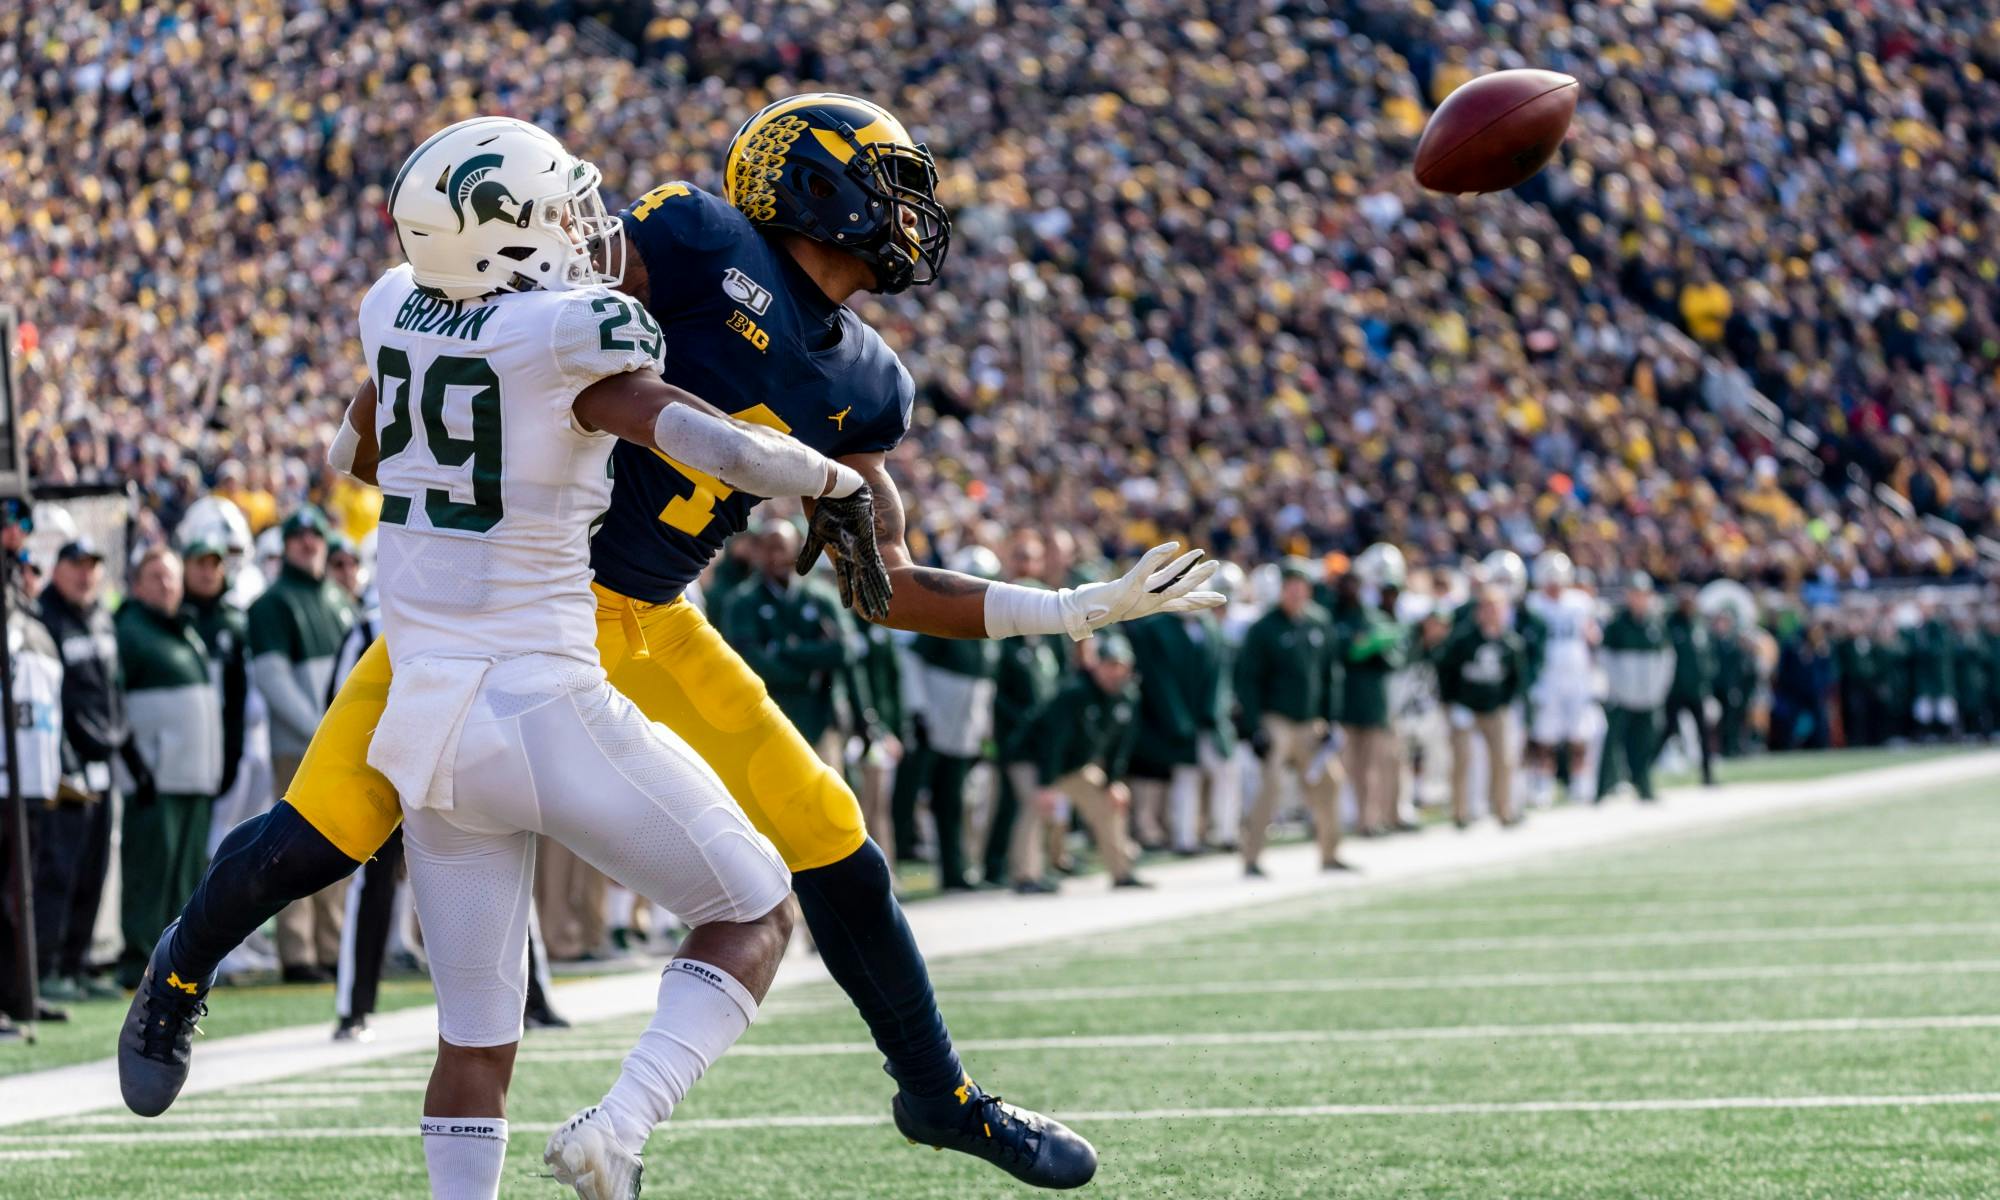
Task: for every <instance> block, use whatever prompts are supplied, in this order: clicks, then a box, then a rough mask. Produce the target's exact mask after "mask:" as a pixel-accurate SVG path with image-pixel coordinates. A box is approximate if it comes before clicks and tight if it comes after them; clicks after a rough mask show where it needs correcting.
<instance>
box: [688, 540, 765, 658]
mask: <svg viewBox="0 0 2000 1200" xmlns="http://www.w3.org/2000/svg"><path fill="white" fill-rule="evenodd" d="M761 557H762V552H761V551H760V550H759V549H758V547H757V538H756V537H755V535H752V536H750V537H733V538H730V539H729V540H728V541H726V542H724V543H723V544H722V553H721V554H720V555H718V556H717V557H716V560H715V563H714V565H713V566H711V567H710V568H709V570H708V576H707V578H706V579H705V580H704V581H703V582H702V587H701V595H702V606H703V610H704V611H705V612H706V613H707V614H708V623H709V624H711V625H713V626H715V631H716V632H717V633H719V634H721V635H722V640H723V641H725V642H730V637H729V612H730V608H731V606H732V601H733V600H734V598H735V595H736V593H737V592H738V591H739V590H741V589H743V588H745V587H749V586H751V585H752V584H755V583H756V582H757V577H758V576H760V575H762V574H763V572H762V571H761V570H759V569H758V566H757V563H758V561H759V560H760V558H761ZM730 644H731V645H734V644H735V643H734V642H730Z"/></svg>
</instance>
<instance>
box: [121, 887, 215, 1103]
mask: <svg viewBox="0 0 2000 1200" xmlns="http://www.w3.org/2000/svg"><path fill="white" fill-rule="evenodd" d="M173 931H174V927H173V926H172V925H169V926H167V931H166V932H165V933H163V934H161V935H160V941H159V944H158V945H156V946H155V947H153V957H152V960H151V961H150V962H148V963H147V964H146V974H145V976H144V978H142V979H140V981H139V990H138V992H137V993H135V994H134V995H133V997H132V1007H131V1008H130V1009H129V1010H127V1011H126V1013H125V1027H124V1028H123V1029H120V1030H119V1031H118V1090H119V1091H120V1092H122V1093H124V1096H125V1107H126V1108H129V1109H131V1110H132V1111H133V1112H135V1113H138V1114H139V1115H140V1116H142V1117H157V1116H159V1115H160V1114H161V1113H163V1112H165V1111H167V1109H168V1108H170V1107H172V1105H173V1103H174V1099H175V1098H176V1097H177V1096H179V1095H180V1094H181V1085H182V1084H185V1083H186V1082H187V1077H188V1056H189V1055H190V1054H191V1053H193V1046H192V1042H193V1041H194V1035H195V1033H196V1032H197V1026H196V1025H195V1022H197V1021H199V1020H201V1019H202V1018H203V1017H205V1016H207V1015H208V1005H206V1004H204V1003H202V998H203V997H205V996H207V995H208V989H209V988H211V987H213V986H214V985H215V976H213V975H211V976H209V977H208V978H207V979H203V980H196V981H188V980H184V979H182V978H181V977H180V976H179V975H178V974H176V973H175V972H174V970H173V969H172V968H171V967H170V966H168V964H167V961H166V959H167V942H168V940H169V939H170V938H171V937H172V936H173Z"/></svg>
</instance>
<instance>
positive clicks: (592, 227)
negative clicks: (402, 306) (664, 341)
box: [389, 117, 625, 300]
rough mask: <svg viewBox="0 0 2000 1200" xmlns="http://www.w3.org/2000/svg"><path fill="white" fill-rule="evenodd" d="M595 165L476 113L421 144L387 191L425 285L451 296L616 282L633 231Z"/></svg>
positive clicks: (530, 129)
mask: <svg viewBox="0 0 2000 1200" xmlns="http://www.w3.org/2000/svg"><path fill="white" fill-rule="evenodd" d="M601 178H602V176H600V175H599V174H598V170H597V168H596V167H594V166H592V165H591V164H589V163H587V162H584V161H583V160H581V159H578V158H576V157H574V156H573V155H571V154H570V152H569V151H567V150H565V149H563V145H562V143H561V142H559V141H557V140H556V139H555V136H554V135H553V134H551V133H549V132H547V131H546V130H543V129H537V128H536V127H535V126H533V125H530V124H528V123H527V122H526V121H517V120H515V119H514V118H512V117H473V118H472V119H470V120H466V121H460V122H459V123H458V124H456V125H452V126H449V127H448V128H445V129H441V130H439V131H438V132H436V133H434V134H432V135H431V136H430V137H429V138H427V139H426V140H425V141H424V144H423V145H421V146H418V147H417V149H416V152H415V153H413V154H411V155H410V157H409V158H408V159H407V160H405V161H404V163H403V169H402V170H400V171H398V172H397V173H396V182H395V183H394V185H392V186H391V188H390V190H389V217H390V219H391V220H393V221H394V222H395V223H396V236H397V238H398V239H399V240H400V241H401V242H402V244H403V255H404V257H406V258H408V259H409V260H410V266H411V268H413V270H414V271H415V273H416V280H417V283H419V284H420V285H422V286H423V287H426V288H429V289H430V290H432V291H434V292H436V293H438V294H439V295H441V296H444V297H446V298H447V299H452V300H469V299H472V298H474V297H478V296H484V295H487V294H489V293H492V292H523V291H532V290H534V289H536V288H548V289H550V290H552V291H564V290H567V289H569V288H578V287H589V286H591V285H592V284H604V285H611V284H615V283H617V282H618V281H619V280H620V279H621V278H622V277H623V276H624V273H625V230H624V226H622V225H620V224H619V223H618V218H617V217H616V216H613V215H611V214H608V213H606V212H605V211H604V200H603V198H602V197H601V196H599V195H598V191H597V185H598V182H599V180H600V179H601Z"/></svg>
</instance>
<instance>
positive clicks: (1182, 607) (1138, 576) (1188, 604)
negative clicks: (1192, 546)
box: [1061, 542, 1228, 642]
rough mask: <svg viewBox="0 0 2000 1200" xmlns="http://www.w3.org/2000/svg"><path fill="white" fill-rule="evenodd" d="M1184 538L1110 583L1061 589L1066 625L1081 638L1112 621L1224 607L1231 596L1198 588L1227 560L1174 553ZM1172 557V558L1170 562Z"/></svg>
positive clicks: (1155, 550)
mask: <svg viewBox="0 0 2000 1200" xmlns="http://www.w3.org/2000/svg"><path fill="white" fill-rule="evenodd" d="M1180 548H1181V544H1180V543H1179V542H1167V543H1165V544H1163V545H1159V546H1155V547H1153V548H1152V549H1151V550H1148V551H1146V553H1145V555H1144V556H1143V557H1142V558H1140V559H1139V561H1138V563H1136V564H1135V565H1134V566H1133V567H1132V569H1131V570H1129V571H1127V572H1125V574H1124V575H1123V576H1122V577H1120V578H1118V579H1114V580H1111V581H1109V582H1107V583H1086V584H1084V585H1083V586H1082V587H1077V588H1064V589H1063V590H1062V592H1061V597H1062V599H1061V611H1062V622H1063V628H1064V629H1065V630H1067V631H1068V633H1069V636H1070V637H1071V638H1072V639H1074V640H1076V641H1079V642H1080V641H1083V640H1084V639H1085V638H1088V637H1090V636H1091V635H1093V634H1095V633H1096V632H1097V631H1098V630H1100V629H1102V628H1104V627H1105V626H1106V625H1116V624H1117V623H1119V622H1120V621H1132V620H1136V619H1138V618H1140V617H1149V616H1151V615H1153V614H1154V613H1162V612H1169V613H1183V612H1198V611H1200V610H1201V609H1204V608H1216V607H1219V606H1220V605H1221V604H1222V603H1223V602H1224V601H1225V600H1226V599H1228V597H1226V596H1224V595H1223V594H1222V593H1221V592H1209V591H1198V590H1196V589H1198V588H1200V587H1201V585H1202V584H1204V583H1207V582H1208V581H1209V579H1210V578H1212V577H1213V576H1214V575H1215V573H1216V572H1217V571H1218V570H1220V569H1221V568H1222V564H1221V563H1220V562H1218V561H1216V560H1215V559H1209V560H1208V561H1207V562H1202V561H1200V559H1201V551H1199V550H1190V551H1188V552H1187V553H1186V554H1183V555H1181V556H1180V557H1179V558H1175V557H1174V552H1175V551H1176V550H1179V549H1180ZM1169 559H1172V561H1171V562H1169V561H1168V560H1169Z"/></svg>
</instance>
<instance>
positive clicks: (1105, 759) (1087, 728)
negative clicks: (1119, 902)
mask: <svg viewBox="0 0 2000 1200" xmlns="http://www.w3.org/2000/svg"><path fill="white" fill-rule="evenodd" d="M1091 641H1092V645H1091V647H1090V649H1089V650H1088V651H1086V657H1085V659H1084V666H1083V670H1082V671H1080V672H1079V673H1077V674H1076V675H1073V676H1071V678H1070V679H1069V681H1068V682H1067V683H1065V684H1064V685H1063V686H1062V687H1061V688H1060V689H1058V690H1057V692H1056V694H1055V695H1054V696H1053V697H1051V698H1050V699H1049V702H1048V703H1047V704H1045V705H1043V706H1042V711H1041V713H1040V714H1039V715H1037V716H1036V718H1035V721H1034V725H1033V731H1032V733H1031V734H1030V737H1031V738H1032V739H1033V744H1034V747H1035V779H1036V782H1037V783H1038V784H1039V785H1040V786H1039V790H1038V793H1037V795H1036V803H1037V804H1038V805H1040V806H1041V809H1042V812H1043V814H1044V815H1045V816H1051V817H1058V818H1059V817H1061V815H1062V810H1063V808H1064V807H1065V806H1069V805H1073V806H1074V807H1075V809H1076V811H1077V813H1078V814H1080V815H1081V816H1082V817H1083V822H1084V824H1085V825H1086V826H1087V827H1088V828H1089V829H1090V836H1091V838H1092V840H1093V841H1095V842H1096V843H1097V854H1098V857H1099V858H1102V859H1103V860H1104V869H1105V871H1107V872H1108V873H1109V874H1110V876H1111V886H1112V887H1114V888H1143V887H1149V886H1151V885H1150V884H1148V883H1147V882H1146V881H1145V880H1143V879H1141V878H1139V876H1138V874H1137V873H1135V872H1134V870H1133V868H1132V863H1133V854H1132V848H1131V846H1130V845H1129V844H1128V842H1127V837H1126V831H1125V814H1126V813H1127V812H1128V811H1129V810H1130V809H1131V806H1132V793H1131V790H1130V789H1129V788H1128V787H1127V786H1126V783H1125V772H1126V768H1127V767H1128V766H1129V765H1130V763H1131V758H1132V741H1133V738H1134V737H1135V736H1136V735H1137V732H1138V708H1139V689H1138V687H1137V685H1136V684H1135V683H1134V682H1133V678H1132V676H1133V667H1134V655H1133V653H1132V646H1131V644H1130V643H1129V642H1127V641H1126V640H1125V638H1124V637H1123V635H1121V634H1100V635H1098V636H1097V637H1095V638H1093V639H1091Z"/></svg>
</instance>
